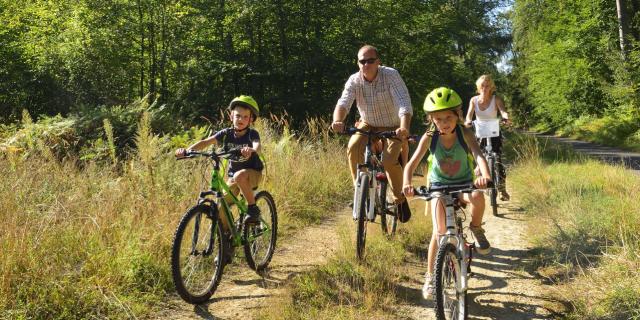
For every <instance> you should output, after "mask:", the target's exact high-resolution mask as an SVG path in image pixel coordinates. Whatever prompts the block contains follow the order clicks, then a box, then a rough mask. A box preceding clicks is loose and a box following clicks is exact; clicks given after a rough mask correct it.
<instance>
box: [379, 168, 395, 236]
mask: <svg viewBox="0 0 640 320" xmlns="http://www.w3.org/2000/svg"><path fill="white" fill-rule="evenodd" d="M379 186H380V189H379V190H378V191H379V193H378V195H377V196H378V199H380V227H381V228H382V233H384V234H386V235H387V237H392V236H393V235H394V234H395V233H396V228H397V227H398V206H397V205H395V204H394V205H392V206H389V203H392V202H393V195H391V196H390V195H389V192H391V189H390V188H389V183H388V182H386V181H382V182H380V184H379ZM389 208H391V212H392V213H393V214H387V210H389Z"/></svg>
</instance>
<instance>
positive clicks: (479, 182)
mask: <svg viewBox="0 0 640 320" xmlns="http://www.w3.org/2000/svg"><path fill="white" fill-rule="evenodd" d="M490 182H491V179H489V178H484V177H478V178H476V181H475V182H474V183H473V185H474V186H475V187H476V188H478V189H484V188H486V187H487V185H488V184H489V183H490Z"/></svg>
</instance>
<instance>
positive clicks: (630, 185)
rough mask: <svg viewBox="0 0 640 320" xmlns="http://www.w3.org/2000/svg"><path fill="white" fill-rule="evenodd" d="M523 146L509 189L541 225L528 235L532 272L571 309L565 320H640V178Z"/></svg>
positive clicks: (539, 146)
mask: <svg viewBox="0 0 640 320" xmlns="http://www.w3.org/2000/svg"><path fill="white" fill-rule="evenodd" d="M520 139H522V142H521V143H519V144H517V145H518V146H519V149H520V150H521V151H520V152H521V154H520V156H519V157H518V161H517V165H515V166H514V167H513V168H512V170H511V173H510V181H511V185H512V186H513V188H514V189H515V191H516V195H517V198H518V199H519V200H520V203H521V204H522V205H523V207H524V208H525V210H526V211H527V212H528V213H529V214H531V215H532V216H533V217H534V218H535V219H537V220H539V222H540V223H534V224H532V232H531V234H532V240H533V241H534V243H535V245H536V250H535V252H536V253H537V257H538V258H537V261H536V265H535V267H536V268H537V270H538V272H539V273H540V274H541V275H543V276H546V277H548V278H549V279H550V280H552V281H555V282H556V283H558V284H560V285H559V287H558V292H559V293H560V294H561V295H562V296H563V298H564V300H567V301H572V304H573V306H574V310H573V311H572V313H571V314H570V315H568V317H569V318H570V319H582V318H588V319H640V285H638V281H637V279H638V276H640V272H639V271H638V270H639V269H638V266H639V265H640V255H639V254H638V252H639V251H638V250H639V249H640V236H639V235H640V203H639V202H638V201H637V190H639V188H640V177H638V176H637V175H634V174H631V173H630V172H629V171H628V170H625V169H624V168H622V167H620V166H610V165H606V164H602V163H599V162H597V161H595V160H589V159H586V158H584V157H581V156H578V155H575V154H573V155H572V154H571V153H567V152H558V150H560V149H561V147H560V146H558V145H552V144H547V145H546V146H545V145H544V143H541V142H540V141H536V140H534V139H533V138H522V137H521V138H520ZM554 149H555V151H554ZM553 153H556V154H562V156H560V157H555V158H554V157H550V155H551V154H553Z"/></svg>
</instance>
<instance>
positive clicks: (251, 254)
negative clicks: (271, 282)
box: [242, 191, 278, 271]
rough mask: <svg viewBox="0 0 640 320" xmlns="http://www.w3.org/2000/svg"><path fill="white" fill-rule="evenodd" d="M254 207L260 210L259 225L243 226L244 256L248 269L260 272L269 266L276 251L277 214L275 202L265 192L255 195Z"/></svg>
mask: <svg viewBox="0 0 640 320" xmlns="http://www.w3.org/2000/svg"><path fill="white" fill-rule="evenodd" d="M256 205H257V206H258V208H260V223H258V224H253V225H248V226H244V228H243V233H242V236H243V239H245V241H244V256H245V258H246V260H247V264H248V265H249V267H250V268H251V269H253V270H255V271H262V270H264V268H266V267H267V266H268V265H269V262H270V261H271V258H272V257H273V252H274V251H275V249H276V239H277V237H278V214H277V213H276V202H275V201H273V197H272V196H271V194H269V193H268V192H266V191H260V192H258V194H256Z"/></svg>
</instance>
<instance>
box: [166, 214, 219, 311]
mask: <svg viewBox="0 0 640 320" xmlns="http://www.w3.org/2000/svg"><path fill="white" fill-rule="evenodd" d="M214 212H215V211H214V210H212V208H211V206H209V205H207V204H200V205H196V206H194V207H192V208H190V209H189V210H188V211H187V212H186V213H185V214H184V216H183V217H182V219H181V220H180V223H179V224H178V227H177V228H176V232H175V234H174V237H173V245H172V248H171V273H172V276H173V283H174V285H175V287H176V291H177V292H178V295H180V297H181V298H182V299H183V300H184V301H186V302H188V303H191V304H199V303H203V302H205V301H207V300H209V298H210V297H211V296H212V295H213V293H214V292H215V291H216V289H217V287H218V284H219V283H220V279H221V278H222V272H223V270H224V266H225V263H224V259H223V257H224V254H225V252H224V248H225V245H226V241H227V239H226V238H225V237H224V236H223V232H222V228H221V227H220V224H219V219H218V216H217V214H214Z"/></svg>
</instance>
